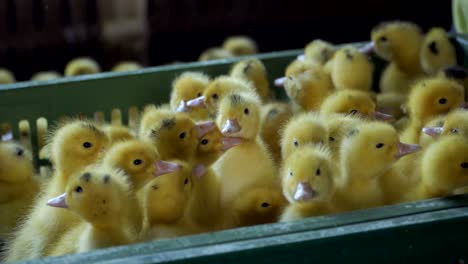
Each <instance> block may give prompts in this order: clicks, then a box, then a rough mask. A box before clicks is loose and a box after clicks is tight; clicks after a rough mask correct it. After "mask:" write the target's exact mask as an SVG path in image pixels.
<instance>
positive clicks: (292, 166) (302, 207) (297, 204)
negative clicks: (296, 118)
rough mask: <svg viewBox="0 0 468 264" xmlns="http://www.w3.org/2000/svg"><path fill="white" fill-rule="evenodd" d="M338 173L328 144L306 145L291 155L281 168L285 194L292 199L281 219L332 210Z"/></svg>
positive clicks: (299, 217)
mask: <svg viewBox="0 0 468 264" xmlns="http://www.w3.org/2000/svg"><path fill="white" fill-rule="evenodd" d="M336 174H337V168H336V167H335V165H334V164H333V162H332V159H331V156H330V153H329V151H328V149H327V148H326V147H323V146H320V147H317V146H313V145H305V146H302V147H300V148H299V149H297V150H296V151H295V152H294V153H293V154H291V156H289V157H288V158H287V159H286V161H285V163H284V164H283V167H282V169H281V177H282V179H283V193H284V196H285V197H286V198H287V199H288V201H289V205H288V206H287V207H286V208H285V210H284V212H283V214H282V215H281V221H283V222H284V221H292V220H297V219H301V218H305V217H310V216H317V215H323V214H327V213H329V212H330V211H331V209H330V205H331V204H330V202H331V198H332V196H333V191H334V179H335V178H336Z"/></svg>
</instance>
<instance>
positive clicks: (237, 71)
mask: <svg viewBox="0 0 468 264" xmlns="http://www.w3.org/2000/svg"><path fill="white" fill-rule="evenodd" d="M230 76H232V77H236V78H240V79H242V80H245V81H247V82H249V81H251V82H252V84H253V86H254V88H255V91H256V92H257V93H258V95H259V96H260V98H262V99H263V100H267V99H268V98H269V97H270V96H271V91H270V87H269V83H268V76H267V71H266V68H265V65H264V64H263V62H262V61H260V60H259V59H248V60H242V61H239V62H238V63H236V64H234V66H233V67H232V69H231V72H230Z"/></svg>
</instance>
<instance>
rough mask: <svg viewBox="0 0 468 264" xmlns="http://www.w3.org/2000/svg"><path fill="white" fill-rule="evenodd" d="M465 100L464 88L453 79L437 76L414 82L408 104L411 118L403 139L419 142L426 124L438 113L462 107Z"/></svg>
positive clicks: (407, 141) (409, 141) (404, 140)
mask: <svg viewBox="0 0 468 264" xmlns="http://www.w3.org/2000/svg"><path fill="white" fill-rule="evenodd" d="M463 100H464V89H463V87H462V86H461V85H460V84H458V83H457V82H456V81H453V80H449V79H445V78H438V77H435V78H429V79H423V80H420V81H419V82H417V83H416V84H414V86H413V87H412V88H411V93H410V95H409V98H408V102H407V104H406V105H407V108H408V109H407V110H408V112H409V119H410V120H409V124H408V126H407V127H406V129H405V130H404V131H403V133H402V136H401V137H402V141H403V142H406V143H418V141H419V136H420V133H421V129H422V128H423V126H424V124H426V123H427V122H428V121H429V120H430V119H431V118H433V117H435V116H437V115H441V114H447V113H448V112H450V111H451V110H453V109H455V108H458V107H460V105H461V104H462V103H463Z"/></svg>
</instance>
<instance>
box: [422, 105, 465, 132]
mask: <svg viewBox="0 0 468 264" xmlns="http://www.w3.org/2000/svg"><path fill="white" fill-rule="evenodd" d="M444 120H445V121H444V122H438V123H435V122H432V123H428V124H427V125H426V127H424V128H423V129H422V132H424V133H423V134H424V135H427V136H430V137H431V138H432V139H434V138H437V137H438V136H448V135H460V136H462V137H465V138H468V111H466V110H464V109H456V110H453V111H452V112H450V113H449V114H448V115H447V116H444Z"/></svg>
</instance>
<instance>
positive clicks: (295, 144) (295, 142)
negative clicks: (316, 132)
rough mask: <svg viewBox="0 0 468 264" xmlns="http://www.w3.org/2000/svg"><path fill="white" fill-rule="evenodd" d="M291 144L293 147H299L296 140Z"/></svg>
mask: <svg viewBox="0 0 468 264" xmlns="http://www.w3.org/2000/svg"><path fill="white" fill-rule="evenodd" d="M293 143H294V146H295V147H299V142H297V139H295V140H294V142H293Z"/></svg>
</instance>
